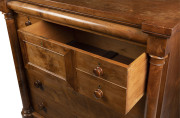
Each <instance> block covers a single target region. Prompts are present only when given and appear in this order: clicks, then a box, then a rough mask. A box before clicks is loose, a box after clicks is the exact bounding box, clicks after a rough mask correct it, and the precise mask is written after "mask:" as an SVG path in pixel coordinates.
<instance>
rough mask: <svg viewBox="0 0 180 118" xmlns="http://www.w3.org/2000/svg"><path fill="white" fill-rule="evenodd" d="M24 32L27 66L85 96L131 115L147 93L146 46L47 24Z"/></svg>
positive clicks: (42, 23)
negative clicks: (55, 77)
mask: <svg viewBox="0 0 180 118" xmlns="http://www.w3.org/2000/svg"><path fill="white" fill-rule="evenodd" d="M18 33H19V37H20V41H21V48H22V52H23V58H24V62H25V65H26V64H31V65H34V66H37V67H39V68H41V69H42V70H44V71H47V72H49V73H51V74H54V75H57V76H59V77H60V78H61V79H64V80H67V82H69V84H70V85H71V86H72V87H73V88H75V90H77V91H78V92H79V93H80V94H83V95H84V96H87V97H89V98H91V99H93V100H95V101H97V102H99V103H101V104H103V105H106V106H108V107H111V108H112V109H114V110H116V111H118V112H120V113H122V114H126V113H128V112H129V111H130V110H131V109H132V108H133V106H134V105H135V104H136V103H137V102H138V101H139V100H140V99H141V98H142V96H143V95H144V90H145V81H146V73H147V56H146V53H144V52H145V49H146V47H145V46H143V45H140V44H136V43H132V42H127V41H125V40H123V39H113V38H110V37H104V36H100V35H97V34H92V33H88V32H84V31H80V30H77V29H72V28H68V27H64V26H60V25H57V24H52V23H48V22H44V21H42V22H38V23H36V24H33V25H31V26H28V27H26V28H23V29H20V30H19V31H18Z"/></svg>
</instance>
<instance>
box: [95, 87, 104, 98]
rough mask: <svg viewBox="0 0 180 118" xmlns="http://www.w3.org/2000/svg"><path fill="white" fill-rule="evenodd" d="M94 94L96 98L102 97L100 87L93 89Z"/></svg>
mask: <svg viewBox="0 0 180 118" xmlns="http://www.w3.org/2000/svg"><path fill="white" fill-rule="evenodd" d="M94 96H95V98H96V99H100V98H102V97H103V91H102V90H101V89H97V90H95V91H94Z"/></svg>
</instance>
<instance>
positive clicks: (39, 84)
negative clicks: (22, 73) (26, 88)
mask: <svg viewBox="0 0 180 118" xmlns="http://www.w3.org/2000/svg"><path fill="white" fill-rule="evenodd" d="M34 86H35V87H36V88H42V83H41V81H39V80H37V81H35V82H34Z"/></svg>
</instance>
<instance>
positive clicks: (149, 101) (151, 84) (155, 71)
mask: <svg viewBox="0 0 180 118" xmlns="http://www.w3.org/2000/svg"><path fill="white" fill-rule="evenodd" d="M167 57H168V56H166V57H157V56H153V55H150V67H149V77H148V86H147V98H146V113H145V118H157V111H158V104H159V97H160V89H161V81H162V77H163V76H162V74H163V69H164V65H165V62H166V58H167Z"/></svg>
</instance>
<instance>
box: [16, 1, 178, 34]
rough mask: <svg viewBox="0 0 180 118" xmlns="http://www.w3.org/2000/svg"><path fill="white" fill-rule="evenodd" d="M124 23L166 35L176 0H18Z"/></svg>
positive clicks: (174, 18)
mask: <svg viewBox="0 0 180 118" xmlns="http://www.w3.org/2000/svg"><path fill="white" fill-rule="evenodd" d="M19 1H24V2H31V3H34V4H39V5H45V6H51V7H53V8H55V9H59V10H65V11H69V12H73V13H77V14H83V15H88V16H92V17H98V18H103V19H105V20H111V21H114V22H120V23H125V24H128V25H133V26H136V27H143V25H144V26H145V27H146V28H145V29H146V30H150V31H151V30H152V29H153V30H152V31H151V32H157V33H160V34H165V35H170V34H171V31H172V30H171V29H172V28H174V27H175V26H176V25H177V24H178V23H179V21H180V0H38V1H37V0H19Z"/></svg>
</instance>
